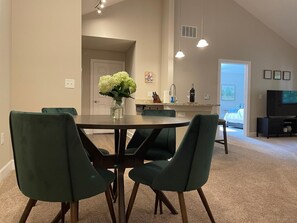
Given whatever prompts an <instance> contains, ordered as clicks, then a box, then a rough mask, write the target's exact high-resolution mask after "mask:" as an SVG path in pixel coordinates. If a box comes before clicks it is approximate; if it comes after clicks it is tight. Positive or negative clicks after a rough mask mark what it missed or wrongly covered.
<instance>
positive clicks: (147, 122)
mask: <svg viewBox="0 0 297 223" xmlns="http://www.w3.org/2000/svg"><path fill="white" fill-rule="evenodd" d="M74 121H75V123H76V125H77V126H78V127H80V128H85V129H138V128H148V129H151V128H154V129H156V128H171V127H182V126H187V125H189V123H190V119H188V118H176V117H163V116H142V115H124V117H123V118H121V119H114V118H113V117H111V116H110V115H77V116H74Z"/></svg>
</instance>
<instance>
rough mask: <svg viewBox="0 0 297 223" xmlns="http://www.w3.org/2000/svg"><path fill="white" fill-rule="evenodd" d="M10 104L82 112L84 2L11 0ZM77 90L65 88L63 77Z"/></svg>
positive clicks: (20, 107)
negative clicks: (64, 108) (82, 12)
mask: <svg viewBox="0 0 297 223" xmlns="http://www.w3.org/2000/svg"><path fill="white" fill-rule="evenodd" d="M11 53H12V60H11V62H12V64H11V108H12V109H15V110H23V111H40V109H41V108H42V107H45V106H72V107H75V108H77V109H78V111H79V112H80V110H81V1H80V0H64V1H60V0H51V1H38V0H26V1H22V0H14V1H12V51H11ZM66 78H67V79H74V80H75V88H74V89H66V88H65V87H64V80H65V79H66Z"/></svg>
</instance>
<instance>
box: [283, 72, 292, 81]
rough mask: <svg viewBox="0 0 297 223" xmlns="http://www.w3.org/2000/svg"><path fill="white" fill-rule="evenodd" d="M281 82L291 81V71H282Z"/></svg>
mask: <svg viewBox="0 0 297 223" xmlns="http://www.w3.org/2000/svg"><path fill="white" fill-rule="evenodd" d="M283 80H286V81H288V80H291V71H283Z"/></svg>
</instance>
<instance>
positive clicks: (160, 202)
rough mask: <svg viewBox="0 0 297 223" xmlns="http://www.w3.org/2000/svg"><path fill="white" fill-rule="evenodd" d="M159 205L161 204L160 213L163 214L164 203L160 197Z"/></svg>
mask: <svg viewBox="0 0 297 223" xmlns="http://www.w3.org/2000/svg"><path fill="white" fill-rule="evenodd" d="M159 205H160V214H163V205H162V200H161V199H159Z"/></svg>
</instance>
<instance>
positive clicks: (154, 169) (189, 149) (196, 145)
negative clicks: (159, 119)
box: [126, 115, 218, 223]
mask: <svg viewBox="0 0 297 223" xmlns="http://www.w3.org/2000/svg"><path fill="white" fill-rule="evenodd" d="M217 125H218V115H196V116H195V117H194V118H193V119H192V121H191V123H190V125H189V127H188V130H187V132H186V134H185V136H184V138H183V140H182V142H181V144H180V146H179V148H178V150H177V152H176V154H175V155H174V157H173V158H172V159H171V160H170V161H153V162H149V163H146V164H143V165H141V166H138V167H135V168H133V169H132V170H131V171H130V172H129V177H130V178H131V179H132V180H133V181H135V184H134V187H133V191H132V194H131V197H130V201H129V204H128V208H127V213H126V218H127V221H128V219H129V216H130V214H131V210H132V207H133V204H134V201H135V197H136V194H137V190H138V187H139V184H144V185H147V186H149V187H151V188H152V189H153V190H157V191H176V192H177V193H178V198H179V203H180V208H181V214H182V220H183V222H184V223H186V222H188V220H187V213H186V206H185V201H184V194H183V193H184V192H186V191H192V190H197V191H198V194H199V195H200V198H201V200H202V202H203V204H204V207H205V209H206V211H207V213H208V216H209V218H210V220H211V222H215V220H214V218H213V216H212V213H211V210H210V208H209V206H208V204H207V201H206V198H205V196H204V194H203V191H202V188H201V187H202V186H203V185H204V184H205V183H206V182H207V180H208V176H209V171H210V165H211V159H212V152H213V147H214V142H215V135H216V129H217Z"/></svg>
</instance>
